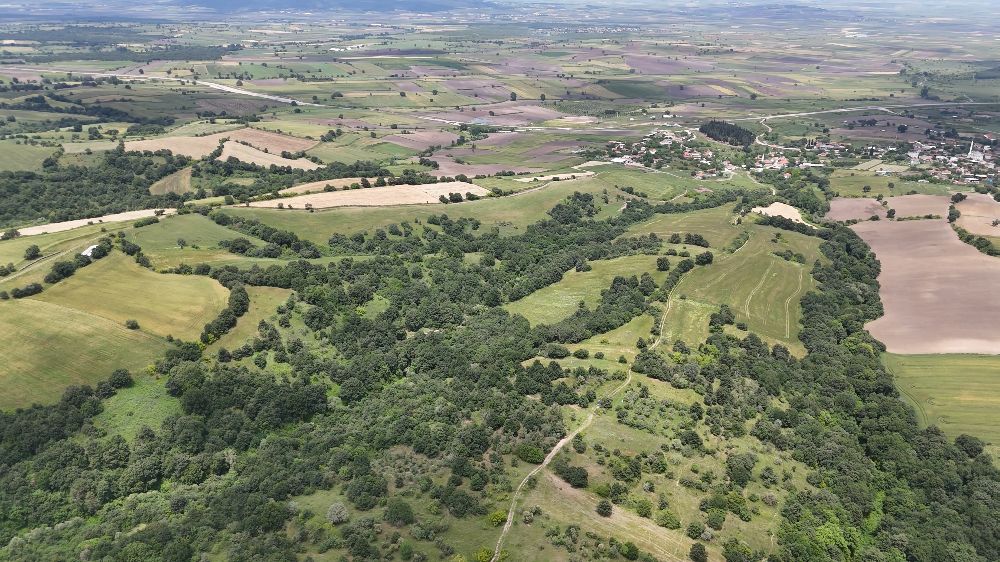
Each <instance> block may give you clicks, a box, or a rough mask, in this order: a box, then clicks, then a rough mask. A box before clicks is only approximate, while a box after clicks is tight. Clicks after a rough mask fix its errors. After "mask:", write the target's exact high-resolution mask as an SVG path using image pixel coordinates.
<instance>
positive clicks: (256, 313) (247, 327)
mask: <svg viewBox="0 0 1000 562" xmlns="http://www.w3.org/2000/svg"><path fill="white" fill-rule="evenodd" d="M246 289H247V294H249V295H250V309H249V310H247V312H246V314H244V315H243V316H241V317H240V319H239V320H238V321H237V322H236V327H234V328H233V329H232V330H229V331H228V332H226V333H225V334H224V335H223V336H222V337H221V338H219V341H217V342H215V343H213V344H212V345H210V346H208V348H206V349H207V352H208V353H213V352H217V351H218V350H219V348H222V347H225V348H228V349H230V350H232V349H234V348H236V347H239V346H240V345H242V344H243V343H246V342H248V341H250V340H251V339H253V337H254V336H255V335H257V325H258V324H259V323H260V321H261V320H267V319H268V318H270V317H271V316H272V315H273V314H274V312H275V311H276V310H277V309H278V306H279V305H281V304H282V303H284V302H285V301H287V300H288V296H289V295H291V294H292V291H290V290H288V289H279V288H277V287H247V288H246Z"/></svg>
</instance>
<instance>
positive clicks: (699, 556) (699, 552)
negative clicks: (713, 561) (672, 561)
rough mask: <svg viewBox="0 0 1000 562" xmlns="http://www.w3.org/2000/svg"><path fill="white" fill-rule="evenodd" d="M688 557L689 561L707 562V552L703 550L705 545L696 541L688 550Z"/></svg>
mask: <svg viewBox="0 0 1000 562" xmlns="http://www.w3.org/2000/svg"><path fill="white" fill-rule="evenodd" d="M688 558H690V559H691V562H708V552H706V551H705V545H703V544H701V543H700V542H696V543H694V544H692V545H691V550H690V551H688Z"/></svg>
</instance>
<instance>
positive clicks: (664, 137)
mask: <svg viewBox="0 0 1000 562" xmlns="http://www.w3.org/2000/svg"><path fill="white" fill-rule="evenodd" d="M673 127H674V128H673V129H657V130H656V131H653V132H652V133H650V134H648V135H646V136H644V137H643V138H642V140H638V141H630V142H621V141H612V142H610V143H608V154H609V156H610V157H611V161H612V162H616V163H619V164H624V165H625V166H636V167H641V168H652V169H664V168H670V169H673V170H674V171H677V172H682V173H690V174H691V176H692V177H695V178H698V179H709V178H716V177H723V176H726V175H729V174H730V173H731V172H732V171H733V170H734V169H736V166H734V165H733V164H732V163H731V162H730V161H729V160H723V159H721V157H720V156H719V155H718V154H717V153H716V152H715V151H713V150H712V148H711V146H710V145H708V144H707V143H704V142H701V141H698V140H697V137H696V135H695V130H694V129H687V128H684V127H679V126H676V125H674V126H673Z"/></svg>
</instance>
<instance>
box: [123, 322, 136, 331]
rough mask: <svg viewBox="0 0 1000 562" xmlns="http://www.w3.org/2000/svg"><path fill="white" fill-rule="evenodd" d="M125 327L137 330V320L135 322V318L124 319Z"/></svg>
mask: <svg viewBox="0 0 1000 562" xmlns="http://www.w3.org/2000/svg"><path fill="white" fill-rule="evenodd" d="M125 327H126V328H128V329H129V330H138V329H139V322H137V321H135V320H126V321H125Z"/></svg>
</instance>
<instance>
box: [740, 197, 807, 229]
mask: <svg viewBox="0 0 1000 562" xmlns="http://www.w3.org/2000/svg"><path fill="white" fill-rule="evenodd" d="M752 210H753V212H755V213H760V214H762V215H764V216H767V217H785V218H786V219H788V220H791V221H795V222H798V223H802V224H806V221H804V220H802V213H801V212H799V210H798V209H796V208H795V207H792V206H791V205H789V204H788V203H781V202H778V201H775V202H774V203H771V204H770V205H768V206H767V207H754V208H753V209H752Z"/></svg>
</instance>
